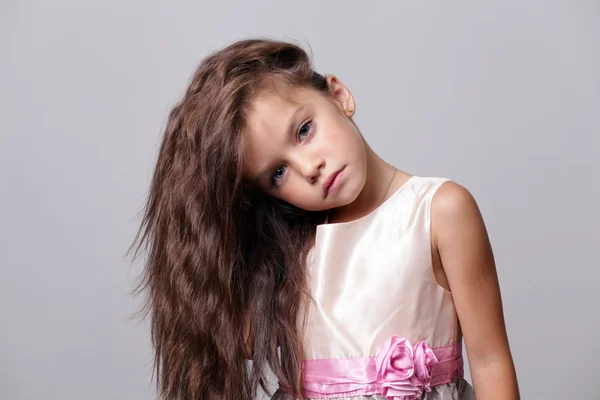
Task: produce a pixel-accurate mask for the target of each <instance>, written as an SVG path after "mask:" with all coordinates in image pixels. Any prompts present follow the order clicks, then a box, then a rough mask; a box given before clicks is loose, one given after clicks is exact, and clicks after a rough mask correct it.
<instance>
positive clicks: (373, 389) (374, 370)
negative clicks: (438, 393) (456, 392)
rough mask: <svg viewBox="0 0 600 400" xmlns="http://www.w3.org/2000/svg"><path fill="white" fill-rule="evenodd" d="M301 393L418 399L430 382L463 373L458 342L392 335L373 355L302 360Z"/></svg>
mask: <svg viewBox="0 0 600 400" xmlns="http://www.w3.org/2000/svg"><path fill="white" fill-rule="evenodd" d="M303 371H304V379H303V385H302V386H303V395H304V397H308V398H328V397H344V396H358V395H372V394H382V395H383V396H385V397H386V398H387V399H393V400H414V399H420V398H421V396H422V394H423V391H430V390H431V387H432V386H435V385H440V384H443V383H447V382H450V380H452V379H455V378H462V377H463V360H462V346H461V344H460V343H458V344H456V345H451V346H446V347H438V348H433V349H432V348H430V347H429V346H428V345H427V343H425V342H419V343H417V344H415V345H412V344H411V343H410V342H409V341H408V340H406V339H404V338H402V337H399V336H392V337H391V338H389V339H388V340H387V341H386V342H385V343H384V344H383V346H382V347H381V349H380V350H379V352H377V355H376V356H375V357H365V358H337V359H316V360H305V361H304V363H303Z"/></svg>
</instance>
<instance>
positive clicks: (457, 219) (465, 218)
mask: <svg viewBox="0 0 600 400" xmlns="http://www.w3.org/2000/svg"><path fill="white" fill-rule="evenodd" d="M431 224H432V234H433V236H434V239H438V238H439V236H440V235H451V234H452V233H457V232H455V230H456V229H460V228H461V227H463V228H464V227H465V226H468V225H472V224H475V225H482V224H483V219H482V216H481V212H480V210H479V206H478V204H477V201H476V200H475V198H474V197H473V195H472V194H471V192H470V191H469V190H468V189H467V188H465V187H464V186H462V185H460V184H458V183H456V182H452V181H448V182H445V183H443V184H442V185H441V186H440V187H439V188H438V190H437V191H436V193H435V195H434V196H433V199H432V202H431Z"/></svg>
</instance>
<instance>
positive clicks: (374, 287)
mask: <svg viewBox="0 0 600 400" xmlns="http://www.w3.org/2000/svg"><path fill="white" fill-rule="evenodd" d="M447 181H448V179H446V178H434V177H419V176H413V177H411V178H409V179H408V180H407V181H406V183H404V184H403V186H402V187H400V188H399V189H398V190H397V191H396V192H394V193H393V194H392V195H391V196H390V197H389V198H388V199H387V200H385V201H384V202H383V203H382V204H381V205H380V206H379V207H378V208H377V209H375V210H374V211H373V212H371V213H370V214H368V215H366V216H364V217H362V218H360V219H357V220H354V221H350V222H344V223H333V224H324V225H319V226H318V227H317V234H316V241H315V246H314V247H313V248H312V249H311V251H310V252H309V255H308V264H307V266H308V276H309V287H310V293H311V296H312V299H311V301H310V304H309V305H308V308H307V310H306V319H305V321H304V323H303V325H302V326H303V327H304V358H305V360H304V362H303V385H302V386H303V395H304V397H305V398H311V399H318V398H321V399H322V398H328V399H378V400H379V399H381V400H383V399H394V400H414V399H427V400H471V399H474V394H473V389H472V387H471V386H470V385H469V384H468V383H467V382H466V381H465V380H464V379H463V358H462V334H461V330H460V325H459V323H458V318H457V314H456V310H455V307H454V302H453V300H452V295H451V293H450V292H448V291H447V290H445V289H444V288H442V287H441V286H440V285H439V284H438V283H437V281H436V279H435V277H434V274H433V268H432V258H431V240H430V208H431V200H432V198H433V195H434V194H435V192H436V191H437V189H438V188H439V187H440V186H441V185H442V184H443V183H445V182H447Z"/></svg>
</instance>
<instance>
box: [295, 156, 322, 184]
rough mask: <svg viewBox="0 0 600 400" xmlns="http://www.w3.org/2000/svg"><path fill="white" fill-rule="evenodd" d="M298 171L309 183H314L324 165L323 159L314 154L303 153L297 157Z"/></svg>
mask: <svg viewBox="0 0 600 400" xmlns="http://www.w3.org/2000/svg"><path fill="white" fill-rule="evenodd" d="M297 161H298V171H299V172H300V174H301V175H302V177H303V178H304V179H306V181H307V182H309V183H315V182H316V181H317V180H318V179H319V175H320V174H321V170H322V169H323V167H324V166H325V160H323V158H322V157H318V156H316V155H311V154H304V155H302V156H300V157H298V160H297Z"/></svg>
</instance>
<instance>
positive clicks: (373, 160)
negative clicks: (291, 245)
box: [329, 143, 408, 222]
mask: <svg viewBox="0 0 600 400" xmlns="http://www.w3.org/2000/svg"><path fill="white" fill-rule="evenodd" d="M365 147H366V152H367V177H366V181H365V185H364V187H363V189H362V191H361V192H360V194H359V195H358V197H357V198H356V199H355V200H354V201H353V202H352V203H350V204H348V205H346V206H343V207H338V208H336V209H334V210H331V211H330V216H329V222H346V221H353V220H355V219H358V218H361V217H363V216H365V215H367V214H369V213H371V212H372V211H373V210H375V209H376V208H377V207H379V205H380V204H381V203H382V202H383V201H385V199H386V198H387V197H389V195H390V194H391V193H393V192H394V187H395V184H394V183H395V181H398V178H399V177H400V176H401V175H408V174H406V173H404V172H402V171H398V173H397V174H396V176H395V177H394V179H393V181H391V179H392V177H393V175H394V170H395V168H394V166H393V165H391V164H389V163H387V162H385V161H384V160H383V159H382V158H381V157H379V156H378V155H377V154H375V152H374V151H373V150H372V149H371V147H370V146H369V145H368V144H367V143H365ZM386 191H387V193H386Z"/></svg>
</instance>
